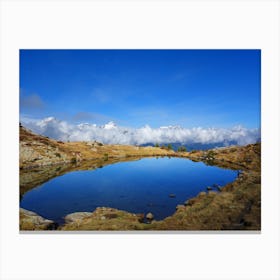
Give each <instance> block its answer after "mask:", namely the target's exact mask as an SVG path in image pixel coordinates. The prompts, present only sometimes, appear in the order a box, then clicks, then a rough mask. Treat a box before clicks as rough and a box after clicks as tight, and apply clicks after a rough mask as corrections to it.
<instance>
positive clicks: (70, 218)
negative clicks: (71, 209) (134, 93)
mask: <svg viewBox="0 0 280 280" xmlns="http://www.w3.org/2000/svg"><path fill="white" fill-rule="evenodd" d="M91 215H92V213H91V212H75V213H71V214H68V215H67V216H65V217H64V220H65V222H66V223H72V222H76V221H79V220H82V219H83V218H86V217H90V216H91Z"/></svg>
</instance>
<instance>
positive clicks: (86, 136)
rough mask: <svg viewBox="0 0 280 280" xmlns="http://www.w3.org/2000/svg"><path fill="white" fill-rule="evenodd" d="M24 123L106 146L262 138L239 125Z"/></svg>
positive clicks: (222, 142)
mask: <svg viewBox="0 0 280 280" xmlns="http://www.w3.org/2000/svg"><path fill="white" fill-rule="evenodd" d="M21 122H22V124H23V125H24V126H25V127H27V128H29V129H31V130H33V131H34V132H35V133H38V134H42V135H45V136H48V137H50V138H54V139H57V140H62V141H94V140H96V141H98V142H102V143H105V144H128V145H145V144H147V143H153V144H155V143H158V144H168V143H177V144H183V145H194V144H204V145H210V146H211V145H212V144H216V143H219V145H224V146H226V145H230V144H232V143H236V144H238V145H246V144H250V143H255V142H257V141H259V139H260V130H259V129H247V128H244V127H242V126H236V127H233V128H231V129H225V128H201V127H194V128H183V127H181V126H161V127H159V128H151V127H150V126H149V125H146V126H144V127H141V128H127V127H121V126H118V125H116V124H115V123H114V122H113V121H111V122H108V123H107V124H104V125H96V124H89V123H81V124H70V123H68V122H66V121H61V120H58V119H56V118H54V117H48V118H45V119H42V120H34V119H27V118H23V119H22V120H21Z"/></svg>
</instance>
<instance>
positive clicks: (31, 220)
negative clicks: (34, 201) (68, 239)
mask: <svg viewBox="0 0 280 280" xmlns="http://www.w3.org/2000/svg"><path fill="white" fill-rule="evenodd" d="M56 228H57V224H56V223H55V222H54V221H52V220H48V219H45V218H43V217H41V216H39V215H38V214H37V213H35V212H32V211H28V210H26V209H23V208H20V230H52V229H56Z"/></svg>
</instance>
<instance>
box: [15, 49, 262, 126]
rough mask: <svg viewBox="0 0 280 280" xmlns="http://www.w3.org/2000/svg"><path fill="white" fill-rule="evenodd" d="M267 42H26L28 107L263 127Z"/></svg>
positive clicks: (24, 99)
mask: <svg viewBox="0 0 280 280" xmlns="http://www.w3.org/2000/svg"><path fill="white" fill-rule="evenodd" d="M260 56H261V53H260V51H259V50H21V51H20V115H21V116H27V117H30V118H44V117H48V116H54V117H56V118H58V119H61V120H66V121H68V122H71V123H81V122H89V123H96V124H104V123H106V122H108V121H115V122H116V123H117V124H118V125H121V126H128V127H135V128H137V127H141V126H144V125H146V124H148V125H150V126H151V127H159V126H165V125H181V126H183V127H187V128H189V127H198V126H200V127H224V128H228V127H233V126H235V125H242V126H244V127H247V128H259V127H260Z"/></svg>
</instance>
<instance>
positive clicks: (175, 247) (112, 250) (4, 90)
mask: <svg viewBox="0 0 280 280" xmlns="http://www.w3.org/2000/svg"><path fill="white" fill-rule="evenodd" d="M0 3H1V34H0V35H1V57H0V61H1V83H0V87H1V99H0V106H1V110H0V114H1V115H0V116H1V118H0V121H1V134H0V135H1V153H0V155H1V158H0V159H1V176H0V180H1V193H0V199H1V202H0V207H1V208H0V210H1V212H0V214H1V220H0V222H1V226H0V229H1V239H0V242H1V243H0V250H1V255H0V256H1V259H0V261H1V263H0V265H1V267H0V273H1V274H0V278H1V279H29V280H32V279H266V280H268V279H279V277H280V273H279V263H280V258H279V255H280V254H279V236H280V234H279V233H280V232H279V221H280V219H279V218H280V217H279V186H280V184H279V143H280V141H279V140H280V139H279V127H280V125H279V88H280V87H279V77H280V75H279V74H280V73H279V49H280V48H279V47H280V44H279V34H280V30H279V1H276V0H259V1H257V0H256V1H254V0H245V1H237V0H235V1H232V0H229V1H225V0H223V1H218V0H217V1H213V0H206V1H203V0H196V1H193V0H191V1H180V0H179V1H157V0H154V1H145V0H144V1H87V0H84V1H76V0H75V1H63V0H61V1H52V0H49V1H46V0H43V1H38V0H37V1H32V0H30V1H27V0H2V1H1V2H0ZM24 48H65V49H69V48H72V49H77V48H79V49H83V48H87V49H90V48H92V49H103V48H109V49H111V48H126V49H129V48H165V49H171V48H172V49H174V48H184V49H212V48H213V49H227V48H230V49H235V48H236V49H244V48H248V49H261V50H262V232H261V234H254V235H251V234H226V235H223V234H180V235H174V234H164V235H160V234H153V235H150V234H145V235H144V234H141V235H137V234H133V235H129V234H115V235H112V234H106V235H104V234H96V233H95V234H85V235H80V234H67V235H63V234H37V235H35V234H19V229H18V179H19V178H18V148H17V147H18V93H19V83H18V58H19V57H18V54H19V49H24Z"/></svg>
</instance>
